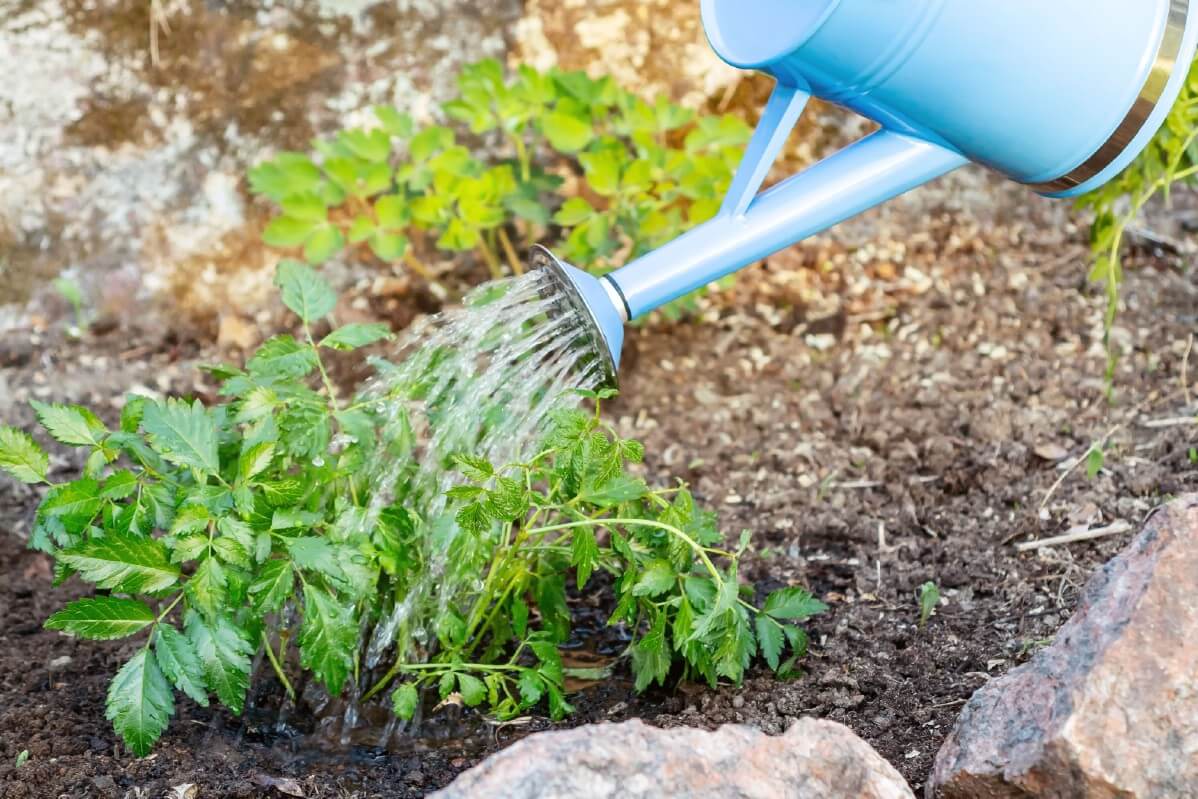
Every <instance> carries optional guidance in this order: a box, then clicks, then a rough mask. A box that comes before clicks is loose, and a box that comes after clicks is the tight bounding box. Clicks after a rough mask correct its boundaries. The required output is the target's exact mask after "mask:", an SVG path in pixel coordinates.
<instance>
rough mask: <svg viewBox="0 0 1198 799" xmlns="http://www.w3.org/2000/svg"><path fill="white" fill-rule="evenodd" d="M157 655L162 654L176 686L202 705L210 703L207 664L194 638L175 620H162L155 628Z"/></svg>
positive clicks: (162, 663) (160, 661)
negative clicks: (202, 658)
mask: <svg viewBox="0 0 1198 799" xmlns="http://www.w3.org/2000/svg"><path fill="white" fill-rule="evenodd" d="M154 655H155V656H156V657H157V658H158V665H159V666H160V667H161V668H162V673H163V674H165V675H166V678H167V679H168V680H170V681H171V682H172V683H174V685H175V687H176V688H178V689H179V690H180V691H182V692H183V693H185V694H187V695H188V696H190V697H191V698H192V699H194V700H195V701H196V703H197V704H199V705H201V706H202V707H208V690H207V686H205V684H204V666H203V664H202V663H200V656H199V655H197V654H196V650H195V647H194V646H193V645H192V643H191V639H189V638H187V637H186V636H185V635H183V633H181V632H179V631H178V630H177V629H175V626H174V625H173V624H165V623H164V624H159V625H158V627H157V628H156V629H155V631H154Z"/></svg>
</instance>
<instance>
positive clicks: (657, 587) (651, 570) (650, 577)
mask: <svg viewBox="0 0 1198 799" xmlns="http://www.w3.org/2000/svg"><path fill="white" fill-rule="evenodd" d="M677 580H678V574H677V573H676V572H675V571H674V566H673V565H672V564H671V563H670V562H669V561H668V560H664V559H661V558H659V559H657V560H653V561H651V562H649V564H648V565H646V566H645V570H644V571H643V572H641V576H640V579H638V580H637V581H636V585H635V586H633V588H632V593H633V595H634V596H648V597H655V596H661V595H662V594H664V593H665V592H666V591H669V590H670V589H671V588H673V587H674V585H675V583H676V582H677Z"/></svg>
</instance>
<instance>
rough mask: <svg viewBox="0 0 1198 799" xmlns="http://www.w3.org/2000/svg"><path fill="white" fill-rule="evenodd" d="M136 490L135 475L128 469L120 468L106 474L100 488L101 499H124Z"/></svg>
mask: <svg viewBox="0 0 1198 799" xmlns="http://www.w3.org/2000/svg"><path fill="white" fill-rule="evenodd" d="M136 490H137V475H135V474H134V473H133V472H131V471H129V470H128V469H121V470H119V471H116V472H113V473H112V474H110V475H108V477H107V478H105V480H104V487H103V488H102V489H100V497H101V498H102V499H113V500H115V499H126V498H127V497H130V496H132V495H133V492H134V491H136Z"/></svg>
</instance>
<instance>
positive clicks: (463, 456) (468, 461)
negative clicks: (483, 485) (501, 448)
mask: <svg viewBox="0 0 1198 799" xmlns="http://www.w3.org/2000/svg"><path fill="white" fill-rule="evenodd" d="M453 462H454V464H455V465H456V466H457V467H458V470H459V471H460V472H461V473H462V474H464V475H466V477H467V478H469V479H470V480H474V481H475V482H482V481H484V480H486V479H488V478H489V477H492V476H494V474H495V467H494V466H492V465H491V462H490V461H488V460H487V459H486V458H483V457H480V456H478V455H470V454H469V453H465V452H459V453H457V454H455V455H454V456H453Z"/></svg>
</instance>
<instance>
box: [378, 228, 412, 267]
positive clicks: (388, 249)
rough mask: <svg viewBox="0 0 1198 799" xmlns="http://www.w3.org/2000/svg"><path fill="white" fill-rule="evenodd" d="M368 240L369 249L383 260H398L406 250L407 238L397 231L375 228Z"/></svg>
mask: <svg viewBox="0 0 1198 799" xmlns="http://www.w3.org/2000/svg"><path fill="white" fill-rule="evenodd" d="M369 242H370V251H371V252H373V253H374V254H375V255H376V256H378V257H379V259H381V260H383V261H398V260H399V259H401V258H403V256H404V253H405V252H407V251H408V239H407V237H406V236H404V235H401V234H399V233H393V232H388V231H385V230H376V231H375V232H374V233H372V234H371V235H370V239H369Z"/></svg>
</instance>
